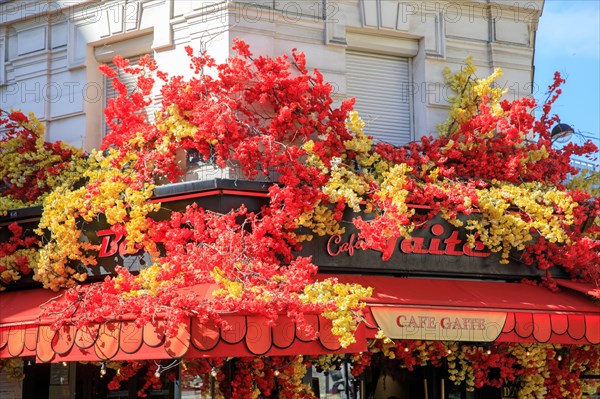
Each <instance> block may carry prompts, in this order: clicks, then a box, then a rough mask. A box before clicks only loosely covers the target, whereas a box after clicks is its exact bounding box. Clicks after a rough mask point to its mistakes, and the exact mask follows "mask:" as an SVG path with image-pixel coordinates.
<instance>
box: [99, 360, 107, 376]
mask: <svg viewBox="0 0 600 399" xmlns="http://www.w3.org/2000/svg"><path fill="white" fill-rule="evenodd" d="M105 375H106V363H104V362H102V364H101V365H100V376H101V377H103V376H105Z"/></svg>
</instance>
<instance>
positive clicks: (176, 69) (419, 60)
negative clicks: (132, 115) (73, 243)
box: [0, 0, 543, 149]
mask: <svg viewBox="0 0 600 399" xmlns="http://www.w3.org/2000/svg"><path fill="white" fill-rule="evenodd" d="M542 6H543V1H541V0H538V1H485V0H479V1H475V0H473V1H471V0H459V1H432V0H429V1H398V0H254V1H252V0H237V1H235V0H223V1H215V0H117V1H102V2H98V1H88V0H72V1H67V0H64V1H63V0H49V1H32V0H13V1H1V0H0V107H1V108H3V109H9V108H11V107H12V108H20V109H22V110H23V111H26V112H29V111H32V112H34V113H35V114H36V115H37V116H38V117H40V118H41V119H42V120H44V121H46V122H47V124H48V131H47V136H48V139H49V140H59V139H60V140H65V141H67V142H69V143H71V144H74V145H77V146H82V147H84V148H86V149H90V148H93V147H97V146H98V145H99V143H100V140H101V137H102V134H103V131H104V127H103V126H104V122H103V114H102V110H103V106H104V101H105V100H104V90H105V89H104V78H103V76H102V75H101V74H100V72H98V70H97V67H98V66H99V65H100V64H102V63H105V62H108V61H110V60H111V58H112V57H113V56H114V55H116V54H120V55H123V56H125V57H132V56H136V55H140V54H145V53H151V54H152V55H153V56H154V58H155V59H156V60H157V62H158V63H159V65H160V67H161V69H163V70H166V71H168V72H169V73H170V74H172V75H174V74H182V75H184V76H185V75H189V73H190V72H189V69H188V67H187V65H188V62H187V58H186V56H185V52H184V50H183V47H184V46H186V45H190V46H192V48H194V49H195V50H198V51H199V50H201V49H206V50H208V51H209V52H210V53H211V54H212V55H213V56H214V57H215V58H216V59H217V60H218V61H224V60H225V59H226V58H227V57H228V56H229V55H231V50H230V48H231V45H232V44H233V39H234V38H236V37H237V38H242V39H244V40H246V41H247V42H248V43H249V44H250V45H251V50H252V51H253V52H254V53H255V54H265V55H280V54H282V53H290V51H291V50H292V49H293V48H297V49H298V50H300V51H304V52H305V53H306V56H307V60H308V64H309V65H308V66H309V67H310V68H318V69H319V70H320V71H321V72H322V73H323V74H324V75H325V77H326V79H327V80H328V81H330V82H331V83H332V84H333V85H334V88H335V96H336V98H337V99H339V100H341V99H344V98H346V97H347V96H348V93H347V87H348V86H347V79H346V75H347V67H346V54H347V52H348V51H355V52H366V53H367V54H374V55H376V56H382V57H401V58H402V59H404V60H408V65H409V69H408V71H409V75H408V76H409V81H408V82H399V84H404V85H406V87H407V92H406V93H407V96H405V99H408V100H407V101H409V106H410V126H409V129H410V130H409V131H410V138H411V139H415V138H418V137H420V136H422V135H429V134H435V131H436V129H435V125H436V123H440V122H442V121H443V120H444V119H445V118H446V116H447V111H448V107H447V102H446V98H447V95H448V94H449V93H448V91H447V89H446V88H445V86H444V85H443V77H442V70H443V68H444V67H445V66H450V67H451V68H452V69H457V68H459V67H460V66H461V65H462V64H463V63H464V60H465V58H466V57H467V56H468V55H472V56H473V59H474V62H475V64H476V65H477V66H478V67H479V74H480V76H486V75H487V74H489V73H490V72H491V71H492V70H493V68H495V67H498V66H499V67H502V69H503V70H504V73H505V75H504V77H503V78H502V79H501V81H500V82H499V84H500V85H503V86H505V87H507V88H508V89H510V93H509V94H508V95H507V96H508V97H509V98H511V99H512V98H515V97H520V96H523V95H530V94H531V91H532V80H533V75H532V70H533V65H532V61H533V52H534V44H535V31H536V29H537V21H538V19H539V17H540V15H541V10H542ZM383 94H385V93H383ZM359 101H360V99H359ZM370 133H371V132H370Z"/></svg>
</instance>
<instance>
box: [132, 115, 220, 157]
mask: <svg viewBox="0 0 600 399" xmlns="http://www.w3.org/2000/svg"><path fill="white" fill-rule="evenodd" d="M166 115H167V116H166V117H163V115H162V114H161V113H157V114H156V118H157V119H156V127H157V128H158V130H160V131H162V132H163V133H164V134H163V136H162V143H158V145H157V147H156V148H157V150H158V151H159V152H161V153H165V152H167V151H169V148H171V147H172V145H173V143H177V142H180V141H182V140H183V139H185V138H193V137H194V135H195V134H196V132H197V131H198V127H197V126H195V125H192V124H191V123H190V122H189V121H188V120H187V119H185V118H184V117H183V115H182V114H181V112H180V111H179V108H178V107H177V105H174V104H172V105H169V106H168V107H167V108H166ZM139 140H140V142H139V143H138V144H139V145H140V146H143V145H144V140H143V138H142V137H141V136H140V137H139ZM130 144H134V143H130ZM210 144H216V143H214V142H212V141H211V142H210Z"/></svg>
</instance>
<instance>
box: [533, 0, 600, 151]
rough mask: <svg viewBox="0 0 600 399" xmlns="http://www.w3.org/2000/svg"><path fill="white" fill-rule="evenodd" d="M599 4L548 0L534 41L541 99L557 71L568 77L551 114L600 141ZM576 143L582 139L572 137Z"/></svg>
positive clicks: (599, 0) (583, 0) (598, 0)
mask: <svg viewBox="0 0 600 399" xmlns="http://www.w3.org/2000/svg"><path fill="white" fill-rule="evenodd" d="M599 26H600V0H546V1H545V5H544V10H543V13H542V17H541V19H540V24H539V27H538V31H537V37H536V54H535V86H534V87H535V89H536V92H535V93H534V96H535V98H536V99H538V100H539V101H543V99H544V98H545V95H544V93H545V91H546V89H547V87H548V85H549V84H551V83H552V77H553V75H554V72H555V71H558V72H560V73H561V75H562V76H563V77H565V78H566V79H567V82H566V84H565V85H563V95H562V96H561V97H560V98H559V100H558V101H557V102H556V104H555V106H554V108H553V112H554V113H556V114H558V115H559V116H560V118H561V122H564V123H568V124H570V125H571V126H573V127H574V129H575V131H576V132H580V133H581V134H583V135H586V136H589V137H591V138H592V139H593V140H594V142H595V143H596V144H597V145H598V144H599V143H600V111H599V110H600V28H599ZM573 139H574V140H581V139H580V138H578V137H573Z"/></svg>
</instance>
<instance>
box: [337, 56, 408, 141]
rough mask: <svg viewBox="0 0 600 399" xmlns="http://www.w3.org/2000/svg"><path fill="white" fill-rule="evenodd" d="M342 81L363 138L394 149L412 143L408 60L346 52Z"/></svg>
mask: <svg viewBox="0 0 600 399" xmlns="http://www.w3.org/2000/svg"><path fill="white" fill-rule="evenodd" d="M346 79H347V80H346V81H347V95H348V97H355V98H356V105H355V109H356V110H357V111H358V113H359V115H360V116H361V118H362V119H363V121H364V122H365V123H366V126H365V133H366V134H368V135H370V136H373V137H374V138H375V141H383V142H386V143H390V144H394V145H402V144H406V143H408V142H409V141H411V140H412V135H411V102H412V94H411V90H410V87H411V86H410V74H409V59H408V58H401V57H392V56H385V55H378V54H371V53H364V52H357V51H347V52H346Z"/></svg>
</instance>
